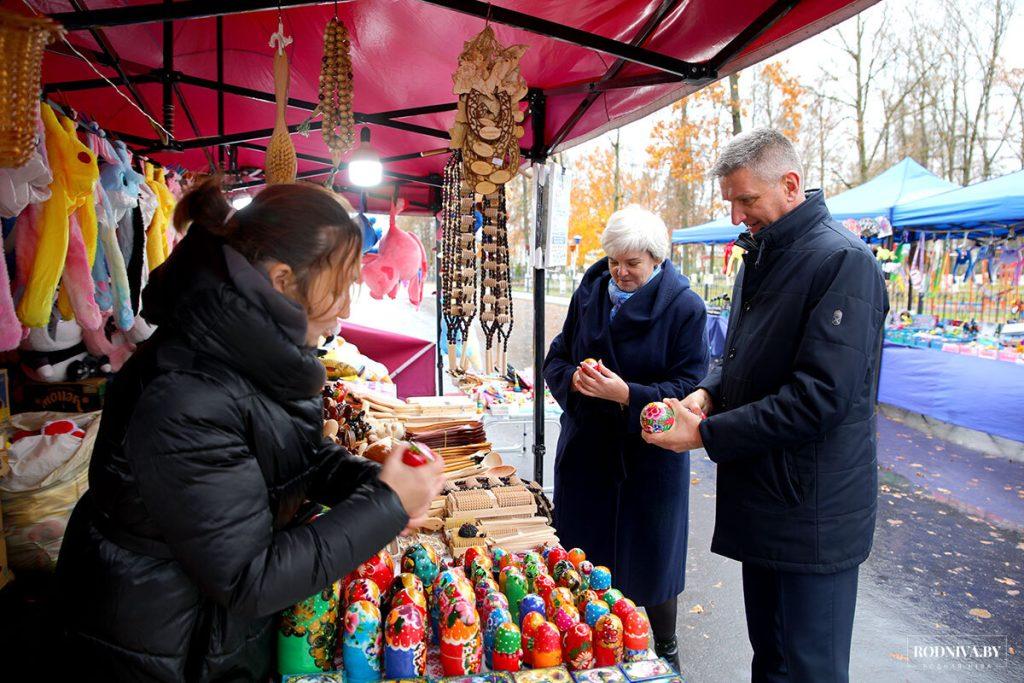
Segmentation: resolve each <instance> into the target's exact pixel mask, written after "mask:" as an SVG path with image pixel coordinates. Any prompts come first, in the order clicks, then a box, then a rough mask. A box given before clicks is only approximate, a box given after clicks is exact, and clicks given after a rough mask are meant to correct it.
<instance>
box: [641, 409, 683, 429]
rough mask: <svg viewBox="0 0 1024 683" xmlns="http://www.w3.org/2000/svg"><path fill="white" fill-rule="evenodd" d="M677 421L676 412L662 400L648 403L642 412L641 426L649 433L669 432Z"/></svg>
mask: <svg viewBox="0 0 1024 683" xmlns="http://www.w3.org/2000/svg"><path fill="white" fill-rule="evenodd" d="M675 423H676V414H675V413H674V412H672V409H671V408H669V407H668V406H667V405H665V404H664V403H662V402H661V401H654V402H653V403H648V404H647V405H645V406H644V409H643V410H642V411H641V412H640V428H641V429H643V430H644V431H645V432H647V433H648V434H659V433H661V432H667V431H668V430H670V429H672V425H674V424H675Z"/></svg>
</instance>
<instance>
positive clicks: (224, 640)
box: [57, 180, 443, 681]
mask: <svg viewBox="0 0 1024 683" xmlns="http://www.w3.org/2000/svg"><path fill="white" fill-rule="evenodd" d="M175 224H176V225H177V226H178V227H179V228H182V227H185V226H187V225H189V224H191V228H190V229H189V232H188V235H187V236H186V237H185V239H184V240H183V241H182V243H181V244H180V245H179V246H178V248H177V249H176V250H175V252H174V253H173V254H172V256H171V258H170V259H169V260H168V261H167V262H166V263H165V264H164V265H163V266H162V267H160V268H159V269H157V270H156V271H154V273H153V276H152V278H151V279H150V283H149V286H148V287H147V288H146V290H145V291H144V293H143V316H144V317H145V318H146V319H147V320H148V321H149V322H150V323H153V324H155V325H158V326H159V327H158V330H157V332H156V334H155V335H154V336H153V338H152V339H151V340H150V341H148V342H146V343H145V344H143V345H141V346H140V347H139V350H138V352H137V353H136V355H135V356H134V357H133V358H132V359H131V360H130V361H129V362H128V363H127V364H126V365H125V366H124V368H123V369H122V370H121V372H120V373H118V375H117V376H116V377H115V378H114V380H113V381H112V382H111V384H110V387H109V390H108V394H107V399H106V406H105V408H104V411H103V421H102V423H101V427H100V433H99V437H98V438H97V441H96V447H95V451H94V453H93V459H92V465H91V468H90V472H89V484H90V490H89V492H88V493H87V494H86V496H85V497H84V498H83V499H82V500H81V501H80V502H79V504H78V506H77V507H76V508H75V512H74V514H73V516H72V519H71V522H70V523H69V525H68V530H67V534H66V537H65V539H64V545H63V548H62V550H61V555H60V560H59V563H58V568H57V571H58V581H59V584H60V592H61V596H60V607H61V610H62V611H63V612H64V614H63V616H62V619H63V624H64V625H65V627H66V629H67V632H68V633H67V635H68V652H67V656H66V657H65V658H64V659H65V661H67V662H68V663H69V665H71V666H74V668H75V670H76V671H77V672H78V673H82V672H87V673H88V674H90V676H89V677H90V678H92V677H98V676H100V675H102V676H105V677H107V678H112V679H114V680H131V681H148V680H159V681H179V680H188V681H225V680H239V681H241V680H250V681H251V680H264V679H266V677H267V676H268V675H269V674H270V673H271V672H272V671H273V669H274V651H275V647H274V643H275V628H274V627H275V620H274V615H275V614H276V613H277V612H278V611H279V610H281V609H284V608H286V607H289V606H291V605H293V604H295V603H296V602H298V601H300V600H302V599H304V598H306V597H308V596H310V595H313V594H314V593H317V592H319V591H321V590H323V589H324V588H325V587H327V586H328V585H330V584H331V583H332V582H334V581H335V580H337V579H339V578H340V577H342V576H344V575H345V574H347V573H348V572H349V571H351V570H352V569H354V568H355V567H356V566H357V565H358V564H359V563H360V562H362V561H364V560H366V559H368V558H369V557H370V556H371V555H372V554H374V553H376V552H377V551H378V550H380V549H381V548H382V547H384V546H385V545H386V544H387V543H388V542H390V541H391V540H392V539H394V538H395V537H396V536H397V535H398V534H400V533H401V532H402V531H403V529H405V528H406V526H407V524H409V522H410V518H411V517H417V516H419V515H422V514H425V512H426V509H427V507H428V506H429V503H430V501H431V500H432V499H433V497H434V496H435V495H436V494H437V492H438V491H439V490H440V486H441V482H442V480H443V474H442V472H441V466H440V463H436V464H434V465H429V466H424V467H421V468H411V467H408V466H405V465H403V464H402V463H401V454H400V453H397V452H396V453H392V454H391V456H390V458H389V459H388V460H387V461H386V462H385V464H384V466H383V468H381V467H379V466H378V465H376V464H375V463H372V462H370V461H368V460H365V459H363V458H356V457H353V456H351V455H350V454H348V453H347V452H346V451H345V450H344V449H342V448H340V447H338V446H335V445H333V444H331V443H329V442H326V441H325V440H324V439H323V437H322V429H323V419H322V407H321V398H320V392H321V389H322V387H323V384H324V379H325V377H324V370H323V367H322V366H321V364H320V362H319V361H318V360H317V358H316V355H315V353H314V349H313V346H314V345H315V342H316V340H317V338H318V337H319V336H321V335H323V334H327V333H330V332H332V331H333V329H334V328H335V327H336V326H337V318H339V317H345V315H347V313H348V305H349V297H348V292H349V289H350V287H351V285H352V283H353V281H354V280H355V279H356V277H357V276H358V273H359V257H360V245H361V236H360V232H359V230H358V229H357V228H356V226H355V225H354V224H353V222H352V221H351V219H350V218H349V216H348V214H347V212H346V211H345V210H344V208H343V207H342V205H341V204H340V203H339V202H338V201H337V199H336V198H335V197H333V196H332V195H330V194H328V193H327V192H326V191H323V190H320V189H319V188H315V187H312V186H303V185H278V186H275V187H271V188H268V189H266V190H264V191H263V192H262V193H261V194H260V195H259V196H257V198H256V199H255V200H254V201H253V202H252V204H250V205H249V206H248V207H246V208H244V209H242V210H241V211H239V212H237V213H235V214H233V215H232V214H231V211H230V207H229V206H228V204H227V202H226V201H225V199H224V196H223V194H222V193H221V191H220V185H219V183H218V182H217V181H215V180H213V181H208V182H207V183H205V184H203V185H201V186H199V187H198V188H197V189H196V190H194V191H193V192H192V193H191V194H189V195H188V196H186V197H185V198H184V199H183V200H182V201H181V202H180V203H179V205H178V208H177V209H176V212H175ZM307 501H314V502H315V503H321V504H323V505H327V506H329V507H330V510H329V511H328V512H326V513H325V514H323V515H321V516H320V517H318V518H317V519H315V520H314V521H312V522H308V519H309V517H310V514H309V513H310V510H311V508H312V506H311V505H309V504H307ZM307 522H308V523H307Z"/></svg>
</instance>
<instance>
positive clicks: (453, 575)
mask: <svg viewBox="0 0 1024 683" xmlns="http://www.w3.org/2000/svg"><path fill="white" fill-rule="evenodd" d="M460 571H461V570H455V569H445V570H444V571H442V572H438V573H437V574H436V575H435V577H434V581H433V583H432V584H431V585H430V596H429V600H428V605H429V607H430V634H431V642H434V643H436V642H437V638H438V636H439V635H440V632H441V631H440V623H441V611H442V610H441V600H442V597H443V596H442V594H443V593H444V589H445V588H446V587H447V586H449V585H450V584H453V583H455V582H456V581H457V580H458V577H459V572H460Z"/></svg>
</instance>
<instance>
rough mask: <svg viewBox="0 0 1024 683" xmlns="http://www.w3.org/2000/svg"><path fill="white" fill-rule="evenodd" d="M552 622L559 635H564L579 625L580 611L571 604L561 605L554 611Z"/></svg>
mask: <svg viewBox="0 0 1024 683" xmlns="http://www.w3.org/2000/svg"><path fill="white" fill-rule="evenodd" d="M554 622H555V626H557V627H558V630H559V632H560V633H566V632H567V631H569V630H570V629H571V628H572V627H573V626H575V625H576V624H578V623H580V611H579V610H578V609H576V605H573V604H572V603H568V604H565V605H562V606H560V607H559V608H558V609H557V610H555V617H554Z"/></svg>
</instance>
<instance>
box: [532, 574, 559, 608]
mask: <svg viewBox="0 0 1024 683" xmlns="http://www.w3.org/2000/svg"><path fill="white" fill-rule="evenodd" d="M555 588H557V586H556V585H555V580H554V579H552V578H551V577H550V576H548V575H547V574H541V575H540V576H538V577H537V578H536V579H534V582H533V592H534V593H536V594H537V595H539V596H540V597H542V598H544V601H545V602H547V600H548V598H549V597H550V596H551V591H553V590H555Z"/></svg>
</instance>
